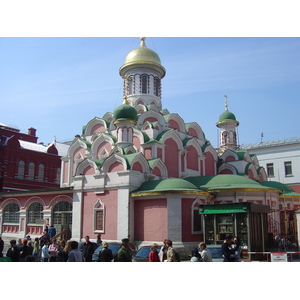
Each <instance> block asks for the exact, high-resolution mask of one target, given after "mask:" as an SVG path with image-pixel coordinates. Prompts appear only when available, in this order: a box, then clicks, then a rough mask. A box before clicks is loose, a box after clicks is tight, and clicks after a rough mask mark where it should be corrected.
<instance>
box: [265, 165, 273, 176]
mask: <svg viewBox="0 0 300 300" xmlns="http://www.w3.org/2000/svg"><path fill="white" fill-rule="evenodd" d="M267 174H268V177H274V165H273V164H272V163H271V164H267Z"/></svg>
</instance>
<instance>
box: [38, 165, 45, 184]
mask: <svg viewBox="0 0 300 300" xmlns="http://www.w3.org/2000/svg"><path fill="white" fill-rule="evenodd" d="M44 176H45V167H44V165H43V164H40V165H39V171H38V181H44Z"/></svg>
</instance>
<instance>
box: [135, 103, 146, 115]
mask: <svg viewBox="0 0 300 300" xmlns="http://www.w3.org/2000/svg"><path fill="white" fill-rule="evenodd" d="M135 109H136V111H137V113H138V114H142V113H144V112H146V111H147V107H146V106H145V105H144V104H138V105H136V107H135Z"/></svg>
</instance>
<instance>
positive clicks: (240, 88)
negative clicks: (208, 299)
mask: <svg viewBox="0 0 300 300" xmlns="http://www.w3.org/2000/svg"><path fill="white" fill-rule="evenodd" d="M139 43H140V40H139V37H128V38H125V37H121V38H115V37H114V38H109V37H100V38H96V37H95V38H88V37H83V38H51V37H45V38H37V37H35V38H34V37H32V38H14V37H11V38H6V37H2V38H0V65H1V68H0V101H1V119H0V122H2V123H4V124H7V125H13V126H16V127H18V128H19V129H21V130H22V131H23V132H27V129H28V128H29V127H31V126H32V127H34V128H36V129H37V135H38V137H39V142H44V143H49V142H51V141H53V139H54V136H56V137H57V140H58V141H65V140H70V139H73V137H74V136H75V135H76V134H78V133H81V129H82V126H83V125H85V124H87V122H88V121H89V120H91V119H92V118H94V117H95V116H97V117H102V116H103V115H104V114H105V113H106V112H113V110H114V109H115V108H116V107H117V106H118V105H120V104H121V103H122V79H121V77H120V76H119V73H118V70H119V68H120V66H121V65H122V64H123V62H124V59H125V57H126V55H127V53H128V52H129V51H130V50H132V49H134V48H136V47H138V46H139ZM146 46H147V47H148V48H151V49H152V50H154V51H156V52H157V53H158V55H159V56H160V59H161V62H162V65H163V66H164V67H165V68H166V70H167V73H166V76H165V77H164V79H163V80H162V94H163V98H162V103H163V108H167V109H168V110H169V111H170V112H172V113H178V114H179V115H180V116H181V117H182V118H183V120H184V121H185V122H186V123H188V122H197V123H198V124H199V125H200V126H201V128H202V130H203V131H204V133H205V135H206V138H207V139H208V140H210V142H211V143H212V144H213V146H218V137H217V135H218V131H217V128H216V126H215V124H216V122H217V121H218V118H219V115H220V114H221V113H222V112H223V111H224V94H226V95H227V96H228V104H229V110H230V111H231V112H233V113H234V114H235V115H236V118H237V120H238V121H239V122H240V126H239V128H238V133H239V143H240V144H247V143H254V142H259V141H260V139H261V133H262V132H263V133H264V137H263V140H264V141H268V140H276V139H281V138H289V137H295V136H300V133H299V130H298V119H299V112H300V104H299V97H300V96H299V95H300V82H299V81H300V56H299V53H300V38H288V37H283V38H251V37H247V38H238V37H231V38H208V37H203V38H200V37H190V38H188V37H182V38H176V37H175V38H169V37H148V38H147V39H146Z"/></svg>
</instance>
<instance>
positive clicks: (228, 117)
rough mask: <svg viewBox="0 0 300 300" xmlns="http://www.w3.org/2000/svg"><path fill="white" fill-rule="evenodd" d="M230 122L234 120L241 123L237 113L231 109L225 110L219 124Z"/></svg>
mask: <svg viewBox="0 0 300 300" xmlns="http://www.w3.org/2000/svg"><path fill="white" fill-rule="evenodd" d="M229 122H234V123H236V124H237V125H239V122H238V121H237V120H236V117H235V115H234V114H233V113H232V112H230V111H229V110H225V111H224V112H223V113H222V114H221V115H220V117H219V122H218V123H217V125H219V124H222V123H229Z"/></svg>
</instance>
